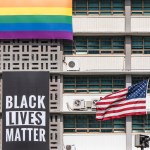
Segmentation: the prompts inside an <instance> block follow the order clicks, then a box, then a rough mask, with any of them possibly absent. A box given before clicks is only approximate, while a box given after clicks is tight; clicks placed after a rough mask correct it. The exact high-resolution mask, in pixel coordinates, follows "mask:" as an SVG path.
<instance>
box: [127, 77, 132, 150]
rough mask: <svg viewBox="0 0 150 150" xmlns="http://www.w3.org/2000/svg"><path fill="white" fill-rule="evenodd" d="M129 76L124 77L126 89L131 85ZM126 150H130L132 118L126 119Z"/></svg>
mask: <svg viewBox="0 0 150 150" xmlns="http://www.w3.org/2000/svg"><path fill="white" fill-rule="evenodd" d="M131 80H132V79H131V75H126V87H128V86H130V85H131ZM126 150H132V117H131V116H129V117H126Z"/></svg>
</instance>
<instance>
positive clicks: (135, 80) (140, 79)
mask: <svg viewBox="0 0 150 150" xmlns="http://www.w3.org/2000/svg"><path fill="white" fill-rule="evenodd" d="M149 78H150V75H149V76H132V84H136V83H138V82H141V81H143V80H147V79H149ZM147 92H148V93H150V82H149V85H148V91H147Z"/></svg>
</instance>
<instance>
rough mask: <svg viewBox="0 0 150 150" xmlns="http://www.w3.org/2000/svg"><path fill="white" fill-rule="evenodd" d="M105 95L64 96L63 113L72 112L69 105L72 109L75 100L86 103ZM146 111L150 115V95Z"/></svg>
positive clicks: (149, 95)
mask: <svg viewBox="0 0 150 150" xmlns="http://www.w3.org/2000/svg"><path fill="white" fill-rule="evenodd" d="M105 95H107V94H64V95H63V111H65V112H66V111H70V110H69V109H68V107H67V103H68V104H69V106H70V108H72V107H73V101H74V100H75V99H84V100H85V101H92V100H94V99H98V100H99V99H100V97H104V96H105ZM146 109H147V111H148V113H150V94H148V95H147V99H146ZM88 111H89V110H88ZM90 111H91V110H90Z"/></svg>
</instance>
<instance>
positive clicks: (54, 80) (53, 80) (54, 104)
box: [49, 75, 62, 112]
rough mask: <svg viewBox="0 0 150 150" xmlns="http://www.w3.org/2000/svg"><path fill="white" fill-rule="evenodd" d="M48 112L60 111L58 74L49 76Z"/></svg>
mask: <svg viewBox="0 0 150 150" xmlns="http://www.w3.org/2000/svg"><path fill="white" fill-rule="evenodd" d="M49 85H50V96H49V97H50V100H49V102H50V112H53V111H60V102H61V95H62V93H61V89H62V87H61V86H62V82H61V77H60V75H51V76H50V84H49Z"/></svg>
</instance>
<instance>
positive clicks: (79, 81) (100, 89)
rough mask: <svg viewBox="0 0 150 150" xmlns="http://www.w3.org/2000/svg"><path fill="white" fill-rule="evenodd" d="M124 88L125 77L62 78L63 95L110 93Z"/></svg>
mask: <svg viewBox="0 0 150 150" xmlns="http://www.w3.org/2000/svg"><path fill="white" fill-rule="evenodd" d="M122 88H125V76H117V75H116V76H64V93H112V92H116V91H118V90H120V89H122Z"/></svg>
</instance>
